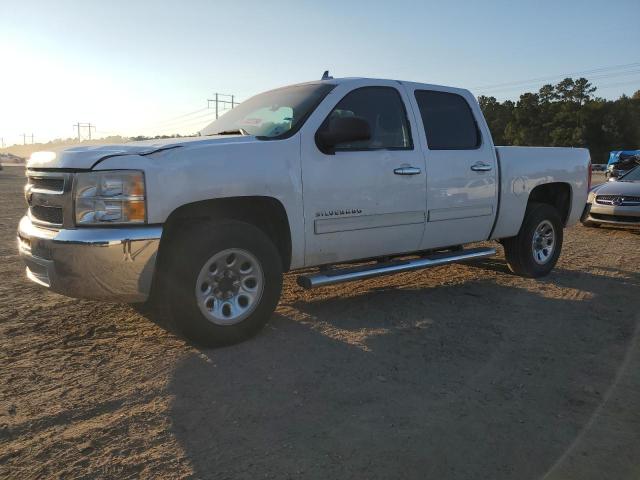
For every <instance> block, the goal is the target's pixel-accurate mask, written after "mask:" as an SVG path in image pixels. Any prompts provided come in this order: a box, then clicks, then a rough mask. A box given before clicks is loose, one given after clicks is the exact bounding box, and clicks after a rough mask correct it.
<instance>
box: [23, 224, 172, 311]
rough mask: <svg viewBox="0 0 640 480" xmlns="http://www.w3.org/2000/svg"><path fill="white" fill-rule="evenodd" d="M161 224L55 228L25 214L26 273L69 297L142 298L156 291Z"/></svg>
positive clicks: (115, 299)
mask: <svg viewBox="0 0 640 480" xmlns="http://www.w3.org/2000/svg"><path fill="white" fill-rule="evenodd" d="M161 235H162V227H161V226H144V227H112V228H82V229H77V230H64V229H63V230H50V229H46V228H41V227H38V226H36V225H34V224H33V223H32V222H31V220H30V219H29V218H28V217H23V218H22V220H20V224H19V226H18V251H19V253H20V256H21V257H22V259H23V260H24V263H25V264H26V266H27V277H28V278H29V279H30V280H32V281H34V282H36V283H38V284H40V285H43V286H45V287H48V288H50V289H51V290H53V291H54V292H57V293H60V294H62V295H67V296H69V297H77V298H90V299H96V300H107V301H113V302H127V303H134V302H143V301H145V300H146V299H147V298H148V296H149V292H150V290H151V282H152V280H153V272H154V270H155V264H156V256H157V254H158V247H159V245H160V237H161Z"/></svg>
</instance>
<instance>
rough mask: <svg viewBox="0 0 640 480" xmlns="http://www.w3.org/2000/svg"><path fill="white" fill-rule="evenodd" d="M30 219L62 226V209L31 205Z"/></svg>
mask: <svg viewBox="0 0 640 480" xmlns="http://www.w3.org/2000/svg"><path fill="white" fill-rule="evenodd" d="M30 211H31V218H32V219H34V220H38V221H40V222H46V223H53V224H55V225H62V220H63V217H62V208H61V207H43V206H41V205H33V206H32V207H31V208H30Z"/></svg>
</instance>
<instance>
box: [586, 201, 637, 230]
mask: <svg viewBox="0 0 640 480" xmlns="http://www.w3.org/2000/svg"><path fill="white" fill-rule="evenodd" d="M581 220H582V221H583V222H585V221H586V222H592V223H602V224H608V225H624V226H635V227H640V207H636V206H614V205H601V204H597V203H593V204H592V203H587V206H586V207H585V210H584V213H583V214H582V219H581Z"/></svg>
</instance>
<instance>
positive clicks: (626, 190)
mask: <svg viewBox="0 0 640 480" xmlns="http://www.w3.org/2000/svg"><path fill="white" fill-rule="evenodd" d="M582 223H583V224H584V225H585V226H587V227H598V226H600V225H623V226H639V227H640V167H636V168H634V169H633V170H630V171H629V172H627V173H626V174H625V175H623V176H622V177H620V178H619V179H618V180H617V181H615V182H607V183H603V184H601V185H596V186H595V187H593V188H592V189H591V191H590V192H589V197H588V198H587V207H586V208H585V211H584V213H583V215H582Z"/></svg>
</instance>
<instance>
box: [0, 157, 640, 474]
mask: <svg viewBox="0 0 640 480" xmlns="http://www.w3.org/2000/svg"><path fill="white" fill-rule="evenodd" d="M23 183H24V177H23V176H22V171H21V170H19V169H16V168H13V169H12V168H6V169H5V170H4V171H2V172H0V227H1V228H0V345H1V347H0V477H1V478H15V479H27V478H117V479H125V478H183V477H194V478H211V479H226V478H247V479H250V478H251V479H253V478H277V479H282V478H315V479H334V478H335V479H348V478H368V479H393V478H403V479H407V478H421V479H423V478H434V479H445V478H446V479H514V478H517V479H537V478H548V479H580V480H584V479H590V478H593V479H616V480H619V479H637V478H640V334H639V333H638V332H639V330H640V327H639V325H640V316H639V313H638V312H640V288H639V287H640V272H639V267H640V230H636V231H632V230H622V229H620V230H619V229H604V228H602V229H586V228H584V227H582V226H578V227H574V228H572V229H570V230H568V231H566V237H565V242H566V243H565V247H564V251H563V254H562V257H561V260H560V263H559V265H558V267H557V269H556V270H555V271H554V273H552V275H550V276H549V277H547V278H545V279H543V280H528V279H522V278H518V277H515V276H513V275H510V274H509V273H508V271H507V268H506V266H505V263H504V259H503V257H502V255H499V256H498V257H496V258H495V259H492V260H488V261H481V262H477V263H474V264H469V265H457V266H448V267H442V268H437V269H433V270H428V271H423V272H413V273H407V274H401V275H397V276H395V277H386V278H382V279H374V280H370V281H366V282H362V283H358V284H351V285H347V286H336V287H328V288H324V289H320V290H316V291H312V292H305V291H302V290H301V289H300V288H299V287H297V286H296V285H295V282H294V277H293V276H292V275H289V276H287V278H286V282H285V290H284V295H283V298H282V301H281V304H280V306H279V308H278V310H277V314H276V315H274V317H273V319H272V322H271V324H270V325H269V326H268V327H267V328H266V329H265V330H264V331H263V332H262V333H261V334H260V335H258V336H257V337H256V338H254V339H252V340H250V341H247V342H245V343H243V344H240V345H237V346H234V347H229V348H224V349H218V350H204V349H198V348H194V347H193V346H190V345H189V344H187V343H185V341H183V340H182V339H181V338H179V337H177V336H176V335H174V334H173V333H171V331H170V330H168V329H167V328H165V327H164V323H163V321H162V315H161V314H151V313H148V312H147V313H145V312H142V313H140V312H139V311H137V310H136V309H134V308H132V307H130V306H126V305H113V304H103V303H95V302H89V301H79V300H74V299H69V298H65V297H61V296H58V295H55V294H52V293H49V292H47V291H46V290H43V289H41V288H39V287H37V286H35V285H33V284H31V283H29V282H27V281H26V280H25V278H24V275H23V267H22V265H21V262H20V260H19V258H18V257H17V255H16V245H15V229H16V225H17V222H18V219H19V217H20V216H21V215H22V214H23V211H24V201H23V199H22V185H23Z"/></svg>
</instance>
